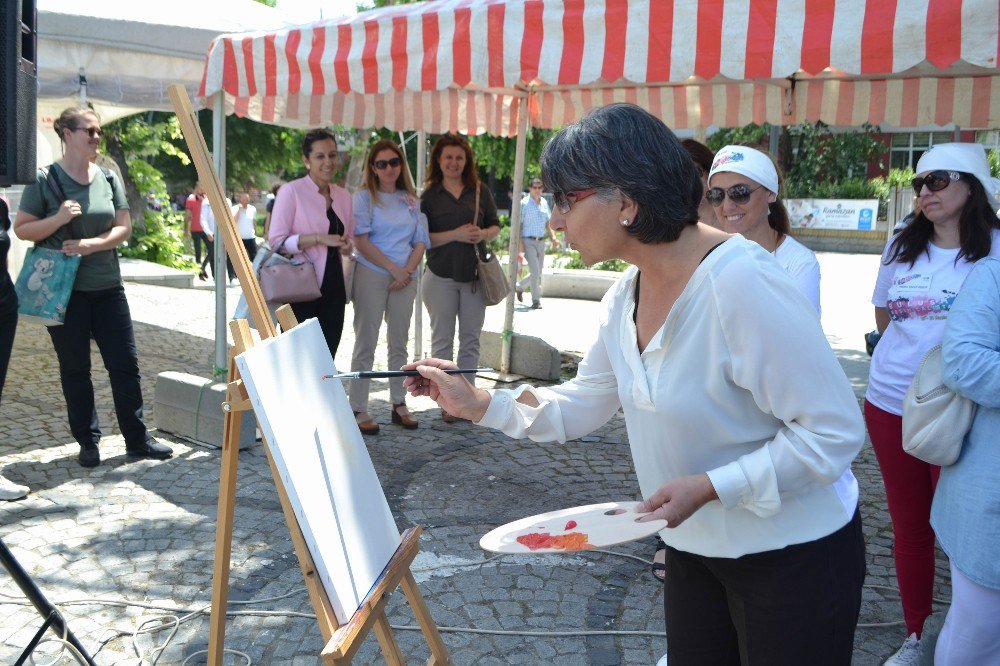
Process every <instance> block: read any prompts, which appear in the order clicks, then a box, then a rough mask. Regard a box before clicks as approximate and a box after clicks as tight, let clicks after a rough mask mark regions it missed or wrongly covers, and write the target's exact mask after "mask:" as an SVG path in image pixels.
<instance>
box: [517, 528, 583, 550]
mask: <svg viewBox="0 0 1000 666" xmlns="http://www.w3.org/2000/svg"><path fill="white" fill-rule="evenodd" d="M570 522H572V521H570ZM517 542H518V543H519V544H521V545H522V546H527V547H528V549H529V550H541V549H542V548H553V549H556V550H587V549H588V548H593V547H594V544H592V543H588V542H587V535H586V534H584V533H583V532H570V533H569V534H557V535H555V536H553V535H551V534H549V533H548V532H541V533H539V532H532V533H531V534H522V535H521V536H519V537H517Z"/></svg>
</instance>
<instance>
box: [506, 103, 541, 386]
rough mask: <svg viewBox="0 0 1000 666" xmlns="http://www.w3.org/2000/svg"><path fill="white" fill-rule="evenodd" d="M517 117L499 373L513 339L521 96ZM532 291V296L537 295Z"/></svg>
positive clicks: (523, 141) (523, 125) (523, 138)
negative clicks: (505, 297) (507, 287)
mask: <svg viewBox="0 0 1000 666" xmlns="http://www.w3.org/2000/svg"><path fill="white" fill-rule="evenodd" d="M518 111H519V112H518V118H517V144H516V146H515V149H514V182H513V183H511V191H512V192H513V194H514V196H513V197H512V198H513V201H511V202H510V248H509V251H508V258H509V261H508V264H507V281H508V282H509V284H510V293H509V295H508V296H507V299H506V300H505V301H504V307H505V308H506V311H505V312H504V316H503V331H501V332H500V375H501V377H506V376H509V375H510V374H511V372H510V347H511V342H513V339H514V290H515V289H516V285H517V254H518V253H517V248H518V243H519V240H520V238H521V192H522V191H523V190H524V158H525V152H527V143H528V100H527V99H522V100H521V105H520V108H519V110H518ZM537 297H538V295H537V294H533V295H532V298H537Z"/></svg>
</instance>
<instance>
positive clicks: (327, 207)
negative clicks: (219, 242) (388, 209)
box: [268, 129, 354, 356]
mask: <svg viewBox="0 0 1000 666" xmlns="http://www.w3.org/2000/svg"><path fill="white" fill-rule="evenodd" d="M338 161H339V159H338V153H337V141H336V139H335V138H334V136H333V134H331V133H330V132H329V131H327V130H325V129H317V130H312V131H311V132H309V133H308V134H306V136H305V139H303V141H302V164H303V165H305V168H306V175H305V176H303V177H302V178H299V179H298V180H293V181H292V182H290V183H288V184H286V185H282V186H281V193H280V194H279V195H278V197H277V198H276V199H275V200H274V209H273V210H272V211H271V227H270V229H269V230H268V232H269V233H268V243H270V245H271V247H274V248H278V247H279V246H280V248H279V249H280V250H281V251H282V252H285V253H286V254H298V253H300V252H301V253H302V254H303V255H304V256H305V258H307V259H308V260H309V261H311V262H312V265H313V267H315V269H316V279H317V280H318V281H319V289H320V292H321V294H322V295H321V296H320V297H319V298H318V299H316V300H315V301H307V302H305V303H292V304H291V305H292V311H293V312H295V317H296V318H297V319H298V320H299V321H305V320H306V319H309V318H310V317H316V318H317V319H319V324H320V326H321V327H322V329H323V335H324V336H325V337H326V343H327V345H328V346H329V347H330V354H331V355H333V356H336V355H337V347H338V346H339V345H340V335H341V333H342V332H343V329H344V307H345V306H346V305H347V292H346V290H345V288H344V271H343V264H342V263H341V262H342V257H341V255H348V254H350V253H351V250H352V247H353V245H352V239H353V237H354V212H353V208H352V206H351V195H350V194H349V193H348V192H347V190H345V189H344V188H342V187H338V186H337V185H334V184H333V183H332V182H331V181H332V180H333V176H334V173H335V172H336V170H337V165H338ZM331 248H332V250H331Z"/></svg>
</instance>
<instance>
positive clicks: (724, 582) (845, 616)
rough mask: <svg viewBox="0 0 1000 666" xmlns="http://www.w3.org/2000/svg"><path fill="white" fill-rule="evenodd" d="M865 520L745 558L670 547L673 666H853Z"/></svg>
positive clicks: (669, 617) (669, 623)
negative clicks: (704, 553) (802, 541)
mask: <svg viewBox="0 0 1000 666" xmlns="http://www.w3.org/2000/svg"><path fill="white" fill-rule="evenodd" d="M864 579H865V542H864V536H863V534H862V533H861V515H860V514H859V513H858V512H857V511H855V514H854V517H853V518H852V519H851V520H850V522H848V523H847V525H845V526H844V527H842V528H841V529H839V530H837V531H836V532H834V533H833V534H831V535H829V536H826V537H823V538H822V539H817V540H816V541H811V542H808V543H802V544H796V545H793V546H788V547H786V548H782V549H780V550H772V551H767V552H763V553H753V554H751V555H744V556H743V557H738V558H723V557H703V556H701V555H693V554H691V553H684V552H681V551H678V550H676V549H674V548H671V547H669V546H668V547H667V570H666V580H665V582H664V585H665V588H664V603H663V605H664V609H665V612H666V624H667V655H668V656H667V662H668V663H669V664H670V665H671V666H691V665H698V666H701V665H705V666H728V665H733V666H736V665H739V664H741V665H742V666H757V665H758V664H761V665H767V666H783V665H785V664H788V665H789V666H792V665H798V664H811V665H812V664H817V665H830V666H834V665H836V666H840V665H844V666H847V665H849V664H850V663H851V656H852V653H853V651H854V629H855V627H856V626H857V623H858V615H859V613H860V612H861V586H862V584H863V583H864Z"/></svg>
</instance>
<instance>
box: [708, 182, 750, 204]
mask: <svg viewBox="0 0 1000 666" xmlns="http://www.w3.org/2000/svg"><path fill="white" fill-rule="evenodd" d="M762 187H764V186H763V185H758V186H757V187H754V188H751V187H749V186H748V185H744V184H743V183H740V184H739V185H733V186H732V187H730V188H729V189H728V190H724V189H722V188H721V187H712V188H709V190H708V192H705V198H706V199H708V203H710V204H712V205H713V206H716V207H718V206H721V205H722V202H723V201H725V200H726V195H729V200H730V201H732V202H733V203H734V204H745V203H746V202H748V201H750V195H751V194H753V193H754V192H756V191H757V190H759V189H760V188H762Z"/></svg>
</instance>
